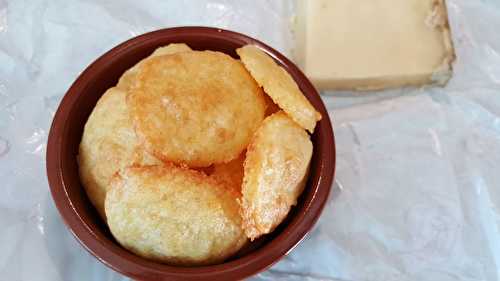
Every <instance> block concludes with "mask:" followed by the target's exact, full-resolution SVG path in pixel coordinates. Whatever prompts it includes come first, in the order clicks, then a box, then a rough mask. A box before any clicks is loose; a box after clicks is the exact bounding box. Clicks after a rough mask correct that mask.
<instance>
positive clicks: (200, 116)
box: [127, 51, 266, 167]
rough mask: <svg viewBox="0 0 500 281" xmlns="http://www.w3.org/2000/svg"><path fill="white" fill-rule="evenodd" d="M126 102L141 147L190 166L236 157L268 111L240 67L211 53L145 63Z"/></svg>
mask: <svg viewBox="0 0 500 281" xmlns="http://www.w3.org/2000/svg"><path fill="white" fill-rule="evenodd" d="M127 103H128V105H129V108H130V111H131V115H132V117H133V118H134V122H135V123H134V124H135V129H136V132H137V134H138V136H139V137H140V138H141V140H143V141H144V144H145V148H146V149H147V150H148V151H149V152H151V153H152V154H153V155H155V156H156V157H157V158H159V159H162V160H164V161H166V162H167V161H172V162H176V163H180V164H187V165H189V166H190V167H207V166H209V165H211V164H216V163H225V162H229V161H231V160H233V159H235V158H236V157H238V155H239V154H240V153H241V152H242V151H243V150H244V149H245V148H246V146H247V145H248V143H249V142H250V139H251V137H252V135H253V133H254V132H255V130H256V129H257V128H258V126H259V124H260V123H261V122H262V120H263V119H264V112H265V109H266V104H265V101H264V95H263V93H262V90H261V89H260V87H259V86H258V85H257V83H255V81H254V79H253V78H252V77H251V76H250V74H249V73H248V71H247V70H246V69H245V68H244V67H243V65H242V63H241V62H239V61H237V60H235V59H233V58H231V57H230V56H228V55H225V54H223V53H220V52H212V51H203V52H201V51H191V52H183V53H177V54H173V55H169V56H159V57H153V58H151V59H149V60H147V61H145V62H144V64H143V66H142V67H141V69H140V71H139V76H138V81H137V87H133V88H132V89H131V91H130V94H129V96H128V98H127Z"/></svg>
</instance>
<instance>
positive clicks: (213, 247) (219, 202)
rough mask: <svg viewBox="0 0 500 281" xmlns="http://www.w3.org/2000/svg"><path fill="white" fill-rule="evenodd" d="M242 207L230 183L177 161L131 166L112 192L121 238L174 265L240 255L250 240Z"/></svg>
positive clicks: (109, 205)
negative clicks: (240, 212) (247, 235)
mask: <svg viewBox="0 0 500 281" xmlns="http://www.w3.org/2000/svg"><path fill="white" fill-rule="evenodd" d="M238 208H239V206H238V204H237V202H236V198H235V196H234V195H233V194H232V193H231V192H228V191H227V190H226V189H225V188H224V186H222V185H221V184H219V183H218V182H216V181H215V180H213V179H211V178H209V177H208V176H206V175H204V174H203V173H200V172H197V171H194V170H189V169H187V168H180V167H176V166H174V165H173V164H167V165H156V166H132V167H128V168H125V169H124V170H122V171H121V172H120V173H119V174H117V176H116V178H115V179H114V180H113V181H112V188H111V190H110V191H109V192H108V195H107V196H106V216H107V221H108V225H109V228H110V230H111V233H112V234H113V236H114V237H115V238H116V240H117V241H118V242H119V243H120V244H121V245H122V246H123V247H125V248H126V249H128V250H130V251H132V252H134V253H136V254H137V255H139V256H142V257H145V258H149V259H152V260H155V261H159V262H163V263H168V264H171V265H186V266H194V265H207V264H215V263H219V262H222V261H223V260H225V259H226V258H228V257H230V256H231V255H233V254H234V253H236V252H237V251H238V250H239V249H240V248H241V247H242V246H243V245H244V244H245V242H246V241H247V238H246V236H245V234H244V232H243V230H242V228H241V217H240V216H239V213H238Z"/></svg>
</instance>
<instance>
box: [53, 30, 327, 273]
mask: <svg viewBox="0 0 500 281" xmlns="http://www.w3.org/2000/svg"><path fill="white" fill-rule="evenodd" d="M176 42H183V43H187V44H188V45H189V46H190V47H191V48H193V49H196V50H215V51H220V52H224V53H226V54H229V55H231V56H233V57H235V58H237V55H236V53H235V49H236V48H239V47H241V46H243V45H246V44H255V45H258V46H259V47H260V48H262V49H263V50H264V51H265V52H267V53H268V54H269V55H271V56H272V57H273V58H274V59H275V60H276V62H277V63H279V64H280V65H281V66H283V67H284V68H285V69H286V70H287V71H288V72H289V73H290V74H291V75H292V77H293V78H294V79H295V81H296V82H297V84H298V85H299V86H300V88H301V89H302V91H303V92H304V94H305V96H306V97H307V98H308V99H309V101H310V102H311V103H312V104H313V105H314V106H315V107H316V109H317V110H318V111H320V112H321V114H322V115H323V119H322V120H321V121H320V122H319V123H318V125H317V127H316V130H315V132H314V134H313V135H312V141H313V143H314V153H313V157H312V164H311V172H310V177H309V181H308V183H307V186H306V188H305V190H304V192H303V194H302V195H301V197H300V198H299V201H298V204H297V206H295V207H293V208H292V211H291V212H290V214H289V215H288V217H287V219H286V220H285V221H284V222H283V223H282V224H281V225H280V226H279V227H278V229H276V230H275V231H274V232H273V233H271V234H269V235H266V236H265V237H263V238H261V239H259V240H257V241H255V242H253V243H252V244H251V245H252V246H251V247H250V248H247V249H245V250H242V251H240V253H238V254H237V255H236V256H234V257H232V258H230V259H229V260H227V261H226V262H224V263H222V264H218V265H213V266H202V267H174V266H168V265H165V264H160V263H156V262H152V261H149V260H146V259H144V258H141V257H139V256H136V255H134V254H132V253H130V252H129V251H127V250H125V249H124V248H122V247H121V246H120V245H119V244H118V243H117V242H116V241H115V240H114V238H113V237H112V236H111V234H110V232H109V229H108V227H107V226H106V224H105V223H104V222H103V221H102V220H101V219H100V218H99V216H98V215H97V213H96V211H95V209H94V208H93V207H92V205H91V204H90V202H89V200H88V198H87V195H86V194H85V191H84V189H83V188H82V185H81V183H80V178H79V176H78V166H77V161H76V156H77V153H78V146H79V143H80V139H81V137H82V132H83V127H84V125H85V122H86V121H87V118H88V116H89V115H90V113H91V111H92V109H93V108H94V106H95V104H96V102H97V100H98V99H99V98H100V97H101V95H102V94H103V93H104V92H105V91H106V89H108V88H110V87H112V86H114V85H115V84H116V83H117V81H118V78H119V77H120V76H121V74H122V73H123V72H124V71H125V70H127V69H128V68H130V67H132V66H133V65H134V64H135V63H137V62H138V61H140V60H141V59H143V58H145V57H146V56H148V55H149V54H151V53H152V52H153V50H155V49H156V48H157V47H160V46H164V45H167V44H169V43H176ZM334 169H335V143H334V138H333V131H332V126H331V123H330V119H329V118H328V113H327V111H326V110H325V106H324V105H323V102H322V101H321V99H320V97H319V95H318V92H317V91H316V90H315V89H314V87H313V86H312V84H311V82H309V80H308V79H307V78H306V77H305V76H304V74H303V73H302V72H301V71H300V70H299V69H298V68H297V67H296V66H295V65H294V64H293V63H292V62H290V61H289V60H288V59H287V58H285V57H284V56H283V55H281V54H280V53H279V52H277V51H275V50H274V49H272V48H271V47H269V46H267V45H265V44H264V43H262V42H260V41H258V40H255V39H253V38H250V37H248V36H245V35H243V34H239V33H235V32H231V31H226V30H221V29H215V28H206V27H179V28H169V29H162V30H158V31H154V32H150V33H147V34H144V35H141V36H138V37H136V38H133V39H131V40H128V41H126V42H125V43H123V44H120V45H119V46H117V47H115V48H113V49H112V50H111V51H109V52H107V53H106V54H104V55H103V56H101V57H100V58H99V59H97V60H96V61H95V62H93V63H92V64H91V65H90V66H89V67H87V69H86V70H85V71H84V72H83V73H82V74H81V75H80V76H79V77H78V79H76V81H75V82H74V83H73V85H72V86H71V88H70V89H69V90H68V92H67V93H66V95H65V96H64V98H63V99H62V101H61V104H60V105H59V108H58V110H57V113H56V115H55V117H54V120H53V122H52V127H51V129H50V135H49V140H48V145H47V175H48V179H49V184H50V188H51V192H52V197H53V199H54V201H55V203H56V206H57V208H58V209H59V212H60V213H61V216H62V218H63V219H64V222H65V223H66V225H67V226H68V227H69V229H70V230H71V232H72V233H73V235H74V236H75V237H76V239H77V240H78V241H79V242H80V243H81V244H82V245H83V246H84V247H85V248H86V249H87V250H88V251H89V252H90V253H91V254H92V255H94V256H95V257H96V258H97V259H99V260H100V261H101V262H102V263H104V264H105V265H107V266H109V267H110V268H112V269H114V270H116V271H118V272H120V273H122V274H124V275H126V276H129V277H131V278H134V279H137V280H144V281H146V280H176V279H182V280H202V279H206V280H236V279H243V278H246V277H249V276H251V275H253V274H256V273H258V272H260V271H263V270H265V269H266V268H268V267H270V266H271V265H272V264H274V263H275V262H277V261H278V260H279V259H281V258H282V257H283V256H284V255H286V254H287V253H288V252H290V251H291V250H292V249H293V248H294V247H295V246H296V245H297V244H298V243H299V242H300V241H301V240H302V239H303V238H304V236H305V235H306V234H307V233H308V232H309V231H310V230H311V228H312V227H313V225H314V223H315V222H316V221H317V220H318V218H319V216H320V214H321V211H322V209H323V206H324V205H325V203H326V201H327V198H328V194H329V192H330V186H331V184H332V180H333V174H334Z"/></svg>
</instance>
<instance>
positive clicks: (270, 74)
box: [236, 45, 321, 133]
mask: <svg viewBox="0 0 500 281" xmlns="http://www.w3.org/2000/svg"><path fill="white" fill-rule="evenodd" d="M236 53H238V55H239V56H240V58H241V61H242V62H243V64H244V65H245V67H246V68H247V69H248V71H250V73H251V74H252V76H253V78H255V80H256V81H257V83H259V86H261V87H263V88H264V91H265V92H266V94H268V95H269V96H270V97H271V98H272V99H273V101H274V102H275V103H276V104H277V105H278V106H279V107H280V108H282V109H283V110H284V111H285V112H286V113H287V114H288V115H289V116H290V117H291V118H292V119H293V120H294V121H295V122H297V123H298V124H299V125H300V126H302V128H304V129H306V130H308V131H309V132H311V133H312V132H314V127H315V126H316V122H317V121H319V120H321V114H320V113H319V112H317V111H316V109H315V108H314V107H313V106H312V105H311V103H310V102H309V101H308V100H307V99H306V97H305V96H304V95H303V94H302V91H300V89H299V87H298V86H297V83H295V80H293V78H292V76H290V74H289V73H288V72H287V71H286V70H285V69H283V68H282V67H281V66H279V65H278V64H276V62H275V61H274V60H273V59H272V58H271V57H270V56H268V55H267V54H266V53H264V52H263V51H262V50H261V49H259V48H258V47H257V46H254V45H246V46H244V47H242V48H239V49H236Z"/></svg>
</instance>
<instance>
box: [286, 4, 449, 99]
mask: <svg viewBox="0 0 500 281" xmlns="http://www.w3.org/2000/svg"><path fill="white" fill-rule="evenodd" d="M298 4H299V5H298V17H297V19H298V21H297V29H296V32H297V42H298V47H297V50H296V55H297V56H296V59H297V61H298V63H299V65H300V66H301V68H302V69H303V70H304V72H305V73H306V75H307V76H308V77H309V78H310V79H311V80H312V81H313V83H314V84H315V85H316V86H317V87H318V88H319V89H358V90H368V89H383V88H390V87H398V86H405V85H422V84H426V83H436V84H440V85H444V84H446V82H447V81H448V80H449V78H450V77H451V73H452V71H451V70H452V69H451V63H452V61H453V60H454V58H455V55H454V51H453V45H452V42H451V37H450V31H449V26H448V16H447V13H446V7H445V4H444V0H358V1H352V0H299V3H298Z"/></svg>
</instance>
